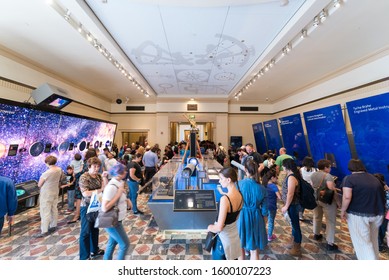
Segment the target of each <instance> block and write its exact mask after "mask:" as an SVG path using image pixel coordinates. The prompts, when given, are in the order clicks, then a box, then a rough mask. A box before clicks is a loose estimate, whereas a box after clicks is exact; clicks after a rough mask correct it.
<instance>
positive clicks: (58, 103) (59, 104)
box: [48, 95, 72, 109]
mask: <svg viewBox="0 0 389 280" xmlns="http://www.w3.org/2000/svg"><path fill="white" fill-rule="evenodd" d="M70 102H72V100H70V99H67V98H65V97H61V96H57V95H54V100H52V101H51V102H50V101H49V103H48V105H49V106H50V107H53V108H56V109H62V108H63V107H65V106H66V105H68V104H69V103H70Z"/></svg>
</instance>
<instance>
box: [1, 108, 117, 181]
mask: <svg viewBox="0 0 389 280" xmlns="http://www.w3.org/2000/svg"><path fill="white" fill-rule="evenodd" d="M115 131H116V124H115V123H108V122H104V121H100V120H95V119H85V118H83V117H81V116H76V115H73V114H67V113H66V114H65V113H63V112H58V113H56V112H51V111H44V110H40V109H37V108H35V107H32V106H31V105H30V106H28V107H27V106H24V104H21V105H20V106H18V105H14V104H4V103H1V104H0V175H3V176H7V177H10V178H11V179H12V180H13V181H14V182H15V184H18V183H22V182H26V181H30V180H39V177H40V175H41V174H42V173H43V172H44V171H46V170H47V167H46V165H45V162H44V161H45V158H46V157H47V156H48V155H53V156H56V157H57V158H58V162H57V165H58V166H60V167H61V168H62V169H63V170H64V171H66V166H67V165H69V163H70V161H71V160H72V159H73V158H74V155H75V154H76V153H80V154H81V155H82V156H83V155H84V152H85V151H86V150H87V148H88V147H95V148H99V149H100V150H102V149H103V148H105V147H106V146H107V145H111V144H112V142H113V138H114V136H115Z"/></svg>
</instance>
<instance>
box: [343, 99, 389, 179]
mask: <svg viewBox="0 0 389 280" xmlns="http://www.w3.org/2000/svg"><path fill="white" fill-rule="evenodd" d="M346 105H347V111H348V115H349V117H350V122H351V128H352V131H353V136H354V142H355V148H356V150H357V153H358V157H359V159H361V160H362V161H363V163H364V165H365V166H366V169H367V170H368V171H369V172H370V173H382V174H383V175H384V176H385V179H386V182H388V181H389V171H388V169H389V144H388V143H389V93H385V94H381V95H377V96H372V97H368V98H364V99H359V100H355V101H351V102H347V103H346Z"/></svg>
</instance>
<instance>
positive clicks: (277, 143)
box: [263, 120, 282, 153]
mask: <svg viewBox="0 0 389 280" xmlns="http://www.w3.org/2000/svg"><path fill="white" fill-rule="evenodd" d="M263 126H264V128H265V133H266V141H267V148H268V150H272V151H275V152H277V153H278V150H279V149H280V148H281V147H282V142H281V137H280V131H279V130H278V121H277V120H270V121H266V122H264V123H263Z"/></svg>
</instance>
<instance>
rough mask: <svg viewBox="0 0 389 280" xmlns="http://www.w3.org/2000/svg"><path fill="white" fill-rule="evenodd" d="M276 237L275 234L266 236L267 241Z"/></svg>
mask: <svg viewBox="0 0 389 280" xmlns="http://www.w3.org/2000/svg"><path fill="white" fill-rule="evenodd" d="M276 238H277V236H276V235H275V234H272V235H271V236H268V237H267V241H269V242H270V241H273V240H275V239H276Z"/></svg>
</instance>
